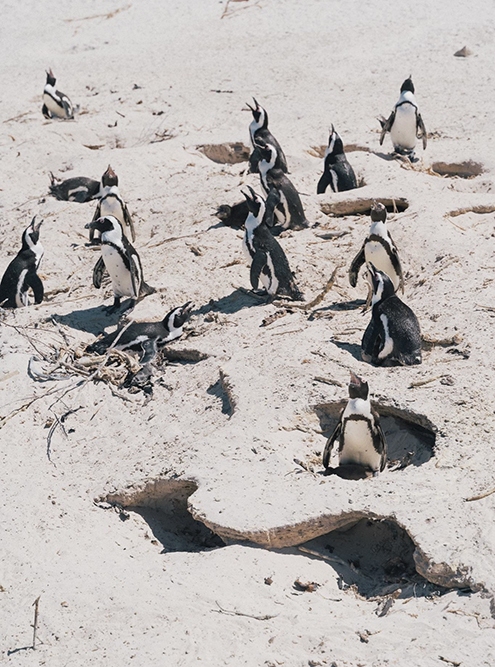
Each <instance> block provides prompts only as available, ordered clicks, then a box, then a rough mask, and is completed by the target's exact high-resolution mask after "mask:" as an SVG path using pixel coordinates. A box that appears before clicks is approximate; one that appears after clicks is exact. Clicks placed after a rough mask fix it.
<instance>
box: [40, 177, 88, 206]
mask: <svg viewBox="0 0 495 667" xmlns="http://www.w3.org/2000/svg"><path fill="white" fill-rule="evenodd" d="M50 181H51V182H50V194H51V195H52V196H53V197H55V199H59V200H61V201H74V202H78V203H79V204H84V203H85V202H88V201H91V200H92V199H95V198H96V197H98V193H99V191H100V183H99V181H95V180H94V179H92V178H86V176H75V177H74V178H66V179H65V180H60V179H59V178H55V176H54V175H53V174H52V172H50Z"/></svg>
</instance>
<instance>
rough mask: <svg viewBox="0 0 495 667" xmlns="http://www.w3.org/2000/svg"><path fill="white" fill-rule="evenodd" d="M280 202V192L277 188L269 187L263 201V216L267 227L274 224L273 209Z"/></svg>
mask: <svg viewBox="0 0 495 667" xmlns="http://www.w3.org/2000/svg"><path fill="white" fill-rule="evenodd" d="M279 204H280V192H279V190H277V188H273V187H272V188H270V192H269V193H268V196H267V198H266V201H265V217H264V222H265V223H266V224H267V225H268V227H273V225H274V224H275V220H274V215H275V209H276V208H277V206H278V205H279Z"/></svg>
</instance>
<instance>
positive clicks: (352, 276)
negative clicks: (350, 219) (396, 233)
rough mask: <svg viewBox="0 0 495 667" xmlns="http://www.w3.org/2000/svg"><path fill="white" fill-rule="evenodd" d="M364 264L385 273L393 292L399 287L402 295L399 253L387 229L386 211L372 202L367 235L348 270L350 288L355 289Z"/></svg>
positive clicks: (383, 207)
mask: <svg viewBox="0 0 495 667" xmlns="http://www.w3.org/2000/svg"><path fill="white" fill-rule="evenodd" d="M365 262H366V264H367V265H370V264H373V266H374V267H375V268H376V269H378V270H379V271H382V272H383V273H385V274H386V275H387V276H388V277H389V278H390V280H391V281H392V284H393V286H394V290H395V291H397V290H398V289H399V287H400V288H401V290H402V293H404V277H403V275H402V266H401V263H400V259H399V253H398V252H397V247H396V245H395V243H394V242H393V240H392V237H391V236H390V233H389V231H388V229H387V209H386V208H385V206H384V205H383V204H381V203H379V202H373V205H372V207H371V227H370V231H369V234H368V236H367V237H366V239H365V240H364V243H363V245H362V247H361V250H360V251H359V252H358V254H357V255H356V256H355V257H354V259H353V260H352V263H351V266H350V269H349V282H350V283H351V286H352V287H356V284H357V279H358V274H359V270H360V269H361V267H362V265H363V264H364V263H365Z"/></svg>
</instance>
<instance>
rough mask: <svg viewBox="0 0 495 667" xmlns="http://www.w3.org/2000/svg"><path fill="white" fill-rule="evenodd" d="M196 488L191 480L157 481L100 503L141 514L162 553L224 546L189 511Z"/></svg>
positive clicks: (117, 494)
mask: <svg viewBox="0 0 495 667" xmlns="http://www.w3.org/2000/svg"><path fill="white" fill-rule="evenodd" d="M197 488H198V487H197V484H196V483H195V482H192V481H189V480H182V479H156V480H151V481H149V482H146V483H145V484H144V485H143V486H141V487H139V488H134V489H132V488H131V489H126V490H125V491H122V492H119V491H117V492H114V493H110V494H108V495H107V496H106V497H105V498H102V499H101V500H102V501H104V502H107V503H110V504H111V505H117V506H121V507H123V508H125V509H126V510H127V511H129V512H136V514H139V515H140V516H141V517H142V518H143V519H144V521H145V522H146V523H147V524H148V526H149V528H150V530H151V532H152V533H153V535H154V538H155V539H156V540H157V541H158V542H160V544H162V546H163V551H162V553H168V552H171V551H191V552H196V551H204V550H205V549H215V548H218V547H223V546H224V542H223V541H222V539H221V538H220V537H218V535H215V533H213V532H212V531H211V530H210V529H209V528H207V527H206V526H205V525H204V524H203V523H201V521H196V519H194V518H193V517H192V515H191V514H190V512H189V510H188V506H187V500H188V498H189V496H190V495H192V494H193V493H194V492H195V491H196V490H197Z"/></svg>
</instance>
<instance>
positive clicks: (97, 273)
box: [93, 255, 107, 289]
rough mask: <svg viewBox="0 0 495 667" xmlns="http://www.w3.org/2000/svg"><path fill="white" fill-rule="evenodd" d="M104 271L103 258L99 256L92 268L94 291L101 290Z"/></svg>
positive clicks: (105, 268)
mask: <svg viewBox="0 0 495 667" xmlns="http://www.w3.org/2000/svg"><path fill="white" fill-rule="evenodd" d="M106 270H107V267H106V266H105V262H104V261H103V257H102V256H101V255H100V257H98V261H97V262H96V264H95V265H94V268H93V286H94V287H96V289H100V288H101V283H102V281H103V276H104V275H105V272H106Z"/></svg>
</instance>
